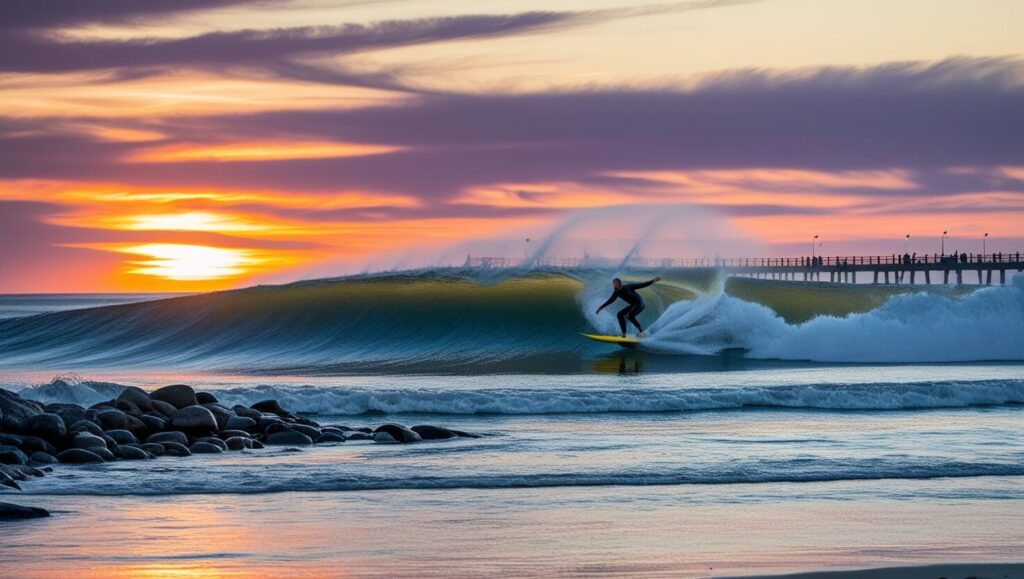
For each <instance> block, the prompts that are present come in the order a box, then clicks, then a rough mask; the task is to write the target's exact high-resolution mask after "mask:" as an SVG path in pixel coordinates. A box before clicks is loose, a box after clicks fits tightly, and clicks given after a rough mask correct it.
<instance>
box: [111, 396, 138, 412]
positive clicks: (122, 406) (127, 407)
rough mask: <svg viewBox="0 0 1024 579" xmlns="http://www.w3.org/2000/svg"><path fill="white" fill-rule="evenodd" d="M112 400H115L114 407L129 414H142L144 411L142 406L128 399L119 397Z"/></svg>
mask: <svg viewBox="0 0 1024 579" xmlns="http://www.w3.org/2000/svg"><path fill="white" fill-rule="evenodd" d="M111 402H113V404H114V408H117V409H118V410H120V411H121V412H125V413H128V414H142V412H143V410H142V409H141V408H139V407H138V406H136V405H134V404H132V403H131V402H129V401H127V400H121V399H120V398H118V399H117V400H112V401H111Z"/></svg>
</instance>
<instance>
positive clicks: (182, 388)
mask: <svg viewBox="0 0 1024 579" xmlns="http://www.w3.org/2000/svg"><path fill="white" fill-rule="evenodd" d="M149 399H150V400H159V401H161V402H166V403H168V404H171V405H173V406H174V407H175V408H178V409H181V408H187V407H189V406H195V405H197V404H199V400H197V399H196V391H195V390H193V389H192V387H191V386H186V385H185V384H172V385H171V386H164V387H163V388H160V389H158V390H154V391H153V392H150V393H149Z"/></svg>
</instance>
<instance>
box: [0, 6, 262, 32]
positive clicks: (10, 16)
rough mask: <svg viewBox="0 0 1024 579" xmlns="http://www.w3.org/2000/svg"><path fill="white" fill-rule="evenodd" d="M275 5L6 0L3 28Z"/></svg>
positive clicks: (2, 11) (1, 16)
mask: <svg viewBox="0 0 1024 579" xmlns="http://www.w3.org/2000/svg"><path fill="white" fill-rule="evenodd" d="M271 2H272V0H101V1H96V0H45V1H44V0H4V1H3V2H0V28H6V29H26V28H63V27H69V26H77V25H81V24H92V23H99V22H102V23H111V22H125V21H131V20H137V19H143V18H152V17H160V16H167V15H169V14H174V13H181V12H191V11H197V10H208V9H212V8H221V7H225V6H233V5H239V4H254V5H258V4H270V3H271Z"/></svg>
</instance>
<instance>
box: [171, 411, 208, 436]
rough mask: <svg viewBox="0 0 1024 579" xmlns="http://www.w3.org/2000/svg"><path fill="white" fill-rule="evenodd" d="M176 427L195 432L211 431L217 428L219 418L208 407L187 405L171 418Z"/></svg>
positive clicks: (172, 424)
mask: <svg viewBox="0 0 1024 579" xmlns="http://www.w3.org/2000/svg"><path fill="white" fill-rule="evenodd" d="M171 426H173V427H174V428H176V429H178V430H181V431H184V432H193V433H200V432H201V433H210V432H215V431H216V430H217V428H218V427H217V419H216V418H215V417H214V416H213V413H212V412H210V411H209V410H208V409H207V408H204V407H202V406H198V405H197V406H187V407H185V408H182V409H181V410H179V411H178V412H177V413H175V415H174V418H172V419H171Z"/></svg>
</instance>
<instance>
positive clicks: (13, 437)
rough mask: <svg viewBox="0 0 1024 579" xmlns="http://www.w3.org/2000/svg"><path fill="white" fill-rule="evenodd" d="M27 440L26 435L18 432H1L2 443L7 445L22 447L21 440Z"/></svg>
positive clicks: (0, 442) (0, 441) (0, 440)
mask: <svg viewBox="0 0 1024 579" xmlns="http://www.w3.org/2000/svg"><path fill="white" fill-rule="evenodd" d="M23 440H25V437H24V436H21V435H18V434H4V433H3V432H0V445H6V446H17V447H19V448H20V447H21V441H23Z"/></svg>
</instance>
